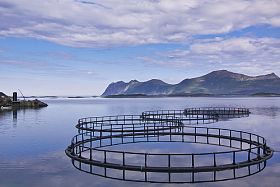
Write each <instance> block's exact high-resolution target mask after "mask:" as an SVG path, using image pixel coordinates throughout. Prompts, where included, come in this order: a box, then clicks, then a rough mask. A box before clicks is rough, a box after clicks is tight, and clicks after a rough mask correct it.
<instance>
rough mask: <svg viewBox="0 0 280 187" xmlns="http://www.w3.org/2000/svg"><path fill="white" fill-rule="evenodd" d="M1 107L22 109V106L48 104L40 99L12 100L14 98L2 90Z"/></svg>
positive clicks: (38, 106) (37, 106)
mask: <svg viewBox="0 0 280 187" xmlns="http://www.w3.org/2000/svg"><path fill="white" fill-rule="evenodd" d="M0 94H1V95H0V107H1V109H21V108H41V107H47V106H48V105H47V104H46V103H44V102H42V101H40V100H38V99H35V100H19V101H17V102H12V99H11V98H10V97H9V96H7V95H5V94H4V93H2V92H0Z"/></svg>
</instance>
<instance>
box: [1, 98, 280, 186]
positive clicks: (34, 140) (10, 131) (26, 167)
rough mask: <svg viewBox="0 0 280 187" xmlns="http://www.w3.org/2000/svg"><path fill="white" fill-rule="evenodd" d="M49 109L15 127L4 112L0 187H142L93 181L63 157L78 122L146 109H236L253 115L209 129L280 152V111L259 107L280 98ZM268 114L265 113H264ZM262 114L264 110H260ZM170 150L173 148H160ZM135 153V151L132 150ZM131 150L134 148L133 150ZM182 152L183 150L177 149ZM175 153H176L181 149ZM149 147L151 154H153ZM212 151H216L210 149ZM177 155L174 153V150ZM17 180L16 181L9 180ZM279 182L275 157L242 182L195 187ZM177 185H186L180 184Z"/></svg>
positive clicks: (58, 103)
mask: <svg viewBox="0 0 280 187" xmlns="http://www.w3.org/2000/svg"><path fill="white" fill-rule="evenodd" d="M45 101H46V102H47V103H48V104H49V107H47V108H45V109H43V110H39V111H34V110H28V111H25V113H23V112H21V111H18V113H17V128H12V127H13V116H12V113H11V112H9V113H2V112H0V148H1V152H0V186H23V187H25V186H26V187H29V186H41V187H49V186H52V187H61V186H81V187H83V186H100V187H107V186H117V187H124V186H130V187H138V186H139V187H140V186H143V184H142V183H134V182H128V181H116V180H111V179H104V178H102V177H95V176H93V175H91V174H87V173H84V172H80V171H79V170H77V169H75V168H74V167H73V166H72V164H71V162H69V158H68V157H67V156H66V155H65V154H64V149H65V146H67V145H68V144H69V139H71V138H72V136H74V135H75V134H76V130H75V129H74V126H73V124H75V123H76V122H77V119H78V118H80V117H87V116H100V115H106V114H112V115H115V114H125V113H126V114H138V113H141V112H142V111H145V110H159V109H169V108H175V109H184V108H186V107H205V106H238V107H247V108H250V110H251V111H252V112H253V113H252V114H251V116H250V117H248V118H240V119H239V118H238V119H234V120H228V121H220V122H218V123H215V124H209V125H208V126H211V127H214V126H215V127H222V128H233V129H238V130H244V131H249V132H255V133H256V134H260V135H262V136H264V137H266V138H267V139H268V142H269V145H271V146H272V147H273V148H274V149H278V150H280V136H279V134H280V125H279V121H280V115H279V110H276V112H275V113H274V114H275V115H274V114H273V115H271V114H269V112H268V113H267V112H260V113H259V112H257V110H255V108H257V109H258V110H259V109H262V108H272V110H275V109H273V108H275V107H276V108H277V107H278V108H279V107H280V98H167V99H165V98H158V99H157V98H155V99H136V100H135V99H124V100H123V99H99V98H96V99H80V100H79V99H71V100H70V99H68V100H56V99H53V100H45ZM265 110H267V109H265ZM259 111H260V110H259ZM162 147H164V148H165V149H166V151H168V149H173V148H174V145H168V146H164V145H163V146H162ZM132 148H134V149H137V148H135V147H134V146H132ZM132 148H131V149H132ZM177 148H178V150H180V147H177ZM177 148H176V149H177ZM152 149H153V148H152V146H151V150H152ZM187 149H192V151H195V150H197V152H199V151H201V150H205V147H203V148H200V149H199V148H198V147H196V146H189V147H181V150H182V151H183V150H187ZM212 149H213V148H212ZM174 150H175V148H174ZM11 176H16V177H11ZM279 178H280V154H279V153H274V156H273V157H272V158H271V159H270V160H269V162H268V163H267V165H266V168H265V169H264V170H263V171H262V172H260V173H258V174H256V175H252V176H249V177H246V178H241V179H238V180H229V181H224V182H216V183H204V184H203V185H201V184H192V185H191V186H192V187H197V186H199V187H200V186H206V187H212V186H213V187H214V186H215V187H216V186H220V187H224V186H228V187H231V186H240V187H249V186H268V187H270V186H271V187H275V186H277V184H279ZM145 186H148V187H159V186H160V187H165V186H166V187H170V186H171V185H168V184H150V183H146V184H145ZM176 186H182V187H183V186H184V187H185V186H186V184H182V185H180V184H178V185H176Z"/></svg>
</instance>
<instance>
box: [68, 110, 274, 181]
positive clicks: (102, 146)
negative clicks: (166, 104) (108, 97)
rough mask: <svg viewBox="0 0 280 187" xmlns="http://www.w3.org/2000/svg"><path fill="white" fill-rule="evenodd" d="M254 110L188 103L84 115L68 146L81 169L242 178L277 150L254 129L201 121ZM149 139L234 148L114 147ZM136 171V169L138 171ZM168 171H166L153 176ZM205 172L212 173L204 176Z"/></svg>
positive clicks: (147, 177) (124, 176)
mask: <svg viewBox="0 0 280 187" xmlns="http://www.w3.org/2000/svg"><path fill="white" fill-rule="evenodd" d="M249 114H250V112H249V110H248V109H245V108H187V109H185V110H160V111H146V112H143V113H142V115H120V116H104V117H90V118H82V119H79V121H78V124H77V125H76V128H77V129H78V132H79V134H78V135H76V136H74V137H73V139H72V141H71V145H70V146H69V147H68V148H67V149H66V150H65V152H66V154H67V156H69V157H70V158H71V159H72V163H73V165H74V166H75V167H76V168H77V169H79V170H81V171H84V172H87V173H91V174H95V175H99V176H103V177H107V178H114V179H119V180H127V181H136V182H155V183H198V182H213V181H224V180H230V179H236V178H241V177H245V176H249V175H252V174H255V173H258V172H260V171H262V170H263V169H264V168H265V166H266V161H267V160H268V159H269V158H271V157H272V155H273V151H272V149H271V148H270V147H269V146H267V144H266V140H265V138H263V137H261V136H259V135H257V134H254V133H249V132H244V131H238V130H232V129H224V128H211V127H205V126H198V125H197V124H209V123H214V122H217V121H218V120H220V119H223V118H239V117H246V116H248V115H249ZM146 142H181V143H197V144H209V145H216V146H221V147H227V148H228V149H230V151H220V152H203V153H149V152H145V153H143V152H132V151H116V150H112V149H110V147H113V146H116V145H122V144H134V143H146ZM156 161H157V162H156ZM159 161H160V164H159V163H158V162H159ZM98 168H99V170H98ZM100 169H101V170H102V172H100ZM244 169H245V172H244ZM240 170H242V172H239V171H240ZM112 172H113V173H114V174H113V175H112V174H111V173H112ZM131 172H134V175H133V177H131ZM223 172H226V173H227V174H226V175H225V174H223ZM116 174H117V176H116ZM164 174H165V175H166V177H157V178H156V179H155V178H153V177H151V176H154V175H158V176H161V175H164ZM179 174H181V175H182V174H183V175H184V177H179V179H178V177H176V175H179ZM205 175H207V176H208V177H202V176H205ZM136 176H137V177H136Z"/></svg>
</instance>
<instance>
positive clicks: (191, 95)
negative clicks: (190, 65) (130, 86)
mask: <svg viewBox="0 0 280 187" xmlns="http://www.w3.org/2000/svg"><path fill="white" fill-rule="evenodd" d="M101 97H102V98H170V97H280V94H276V93H255V94H250V95H242V94H237V95H231V94H216V95H214V94H205V93H198V94H171V95H145V94H118V95H108V96H101Z"/></svg>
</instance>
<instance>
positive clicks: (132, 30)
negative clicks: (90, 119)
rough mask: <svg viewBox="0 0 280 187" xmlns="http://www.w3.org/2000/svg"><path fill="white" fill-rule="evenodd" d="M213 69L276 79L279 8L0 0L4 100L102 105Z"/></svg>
mask: <svg viewBox="0 0 280 187" xmlns="http://www.w3.org/2000/svg"><path fill="white" fill-rule="evenodd" d="M220 69H226V70H229V71H233V72H236V73H243V74H247V75H251V76H255V75H263V74H268V73H272V72H274V73H276V74H277V75H278V76H280V0H256V1H254V0H243V1H241V0H234V1H228V0H176V1H174V0H137V1H135V0H118V1H116V0H36V1H30V0H0V91H2V92H4V93H6V94H8V95H11V94H12V92H13V91H17V89H20V90H21V91H22V92H23V94H24V95H26V96H31V95H37V96H42V95H83V96H92V95H101V94H102V93H103V92H104V90H105V89H106V87H107V86H108V84H110V83H111V82H116V81H120V80H122V81H125V82H128V81H130V80H135V79H136V80H138V81H147V80H149V79H161V80H163V81H165V82H167V83H172V84H174V83H178V82H180V81H182V80H183V79H185V78H193V77H197V76H201V75H204V74H207V73H209V72H211V71H214V70H220Z"/></svg>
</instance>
